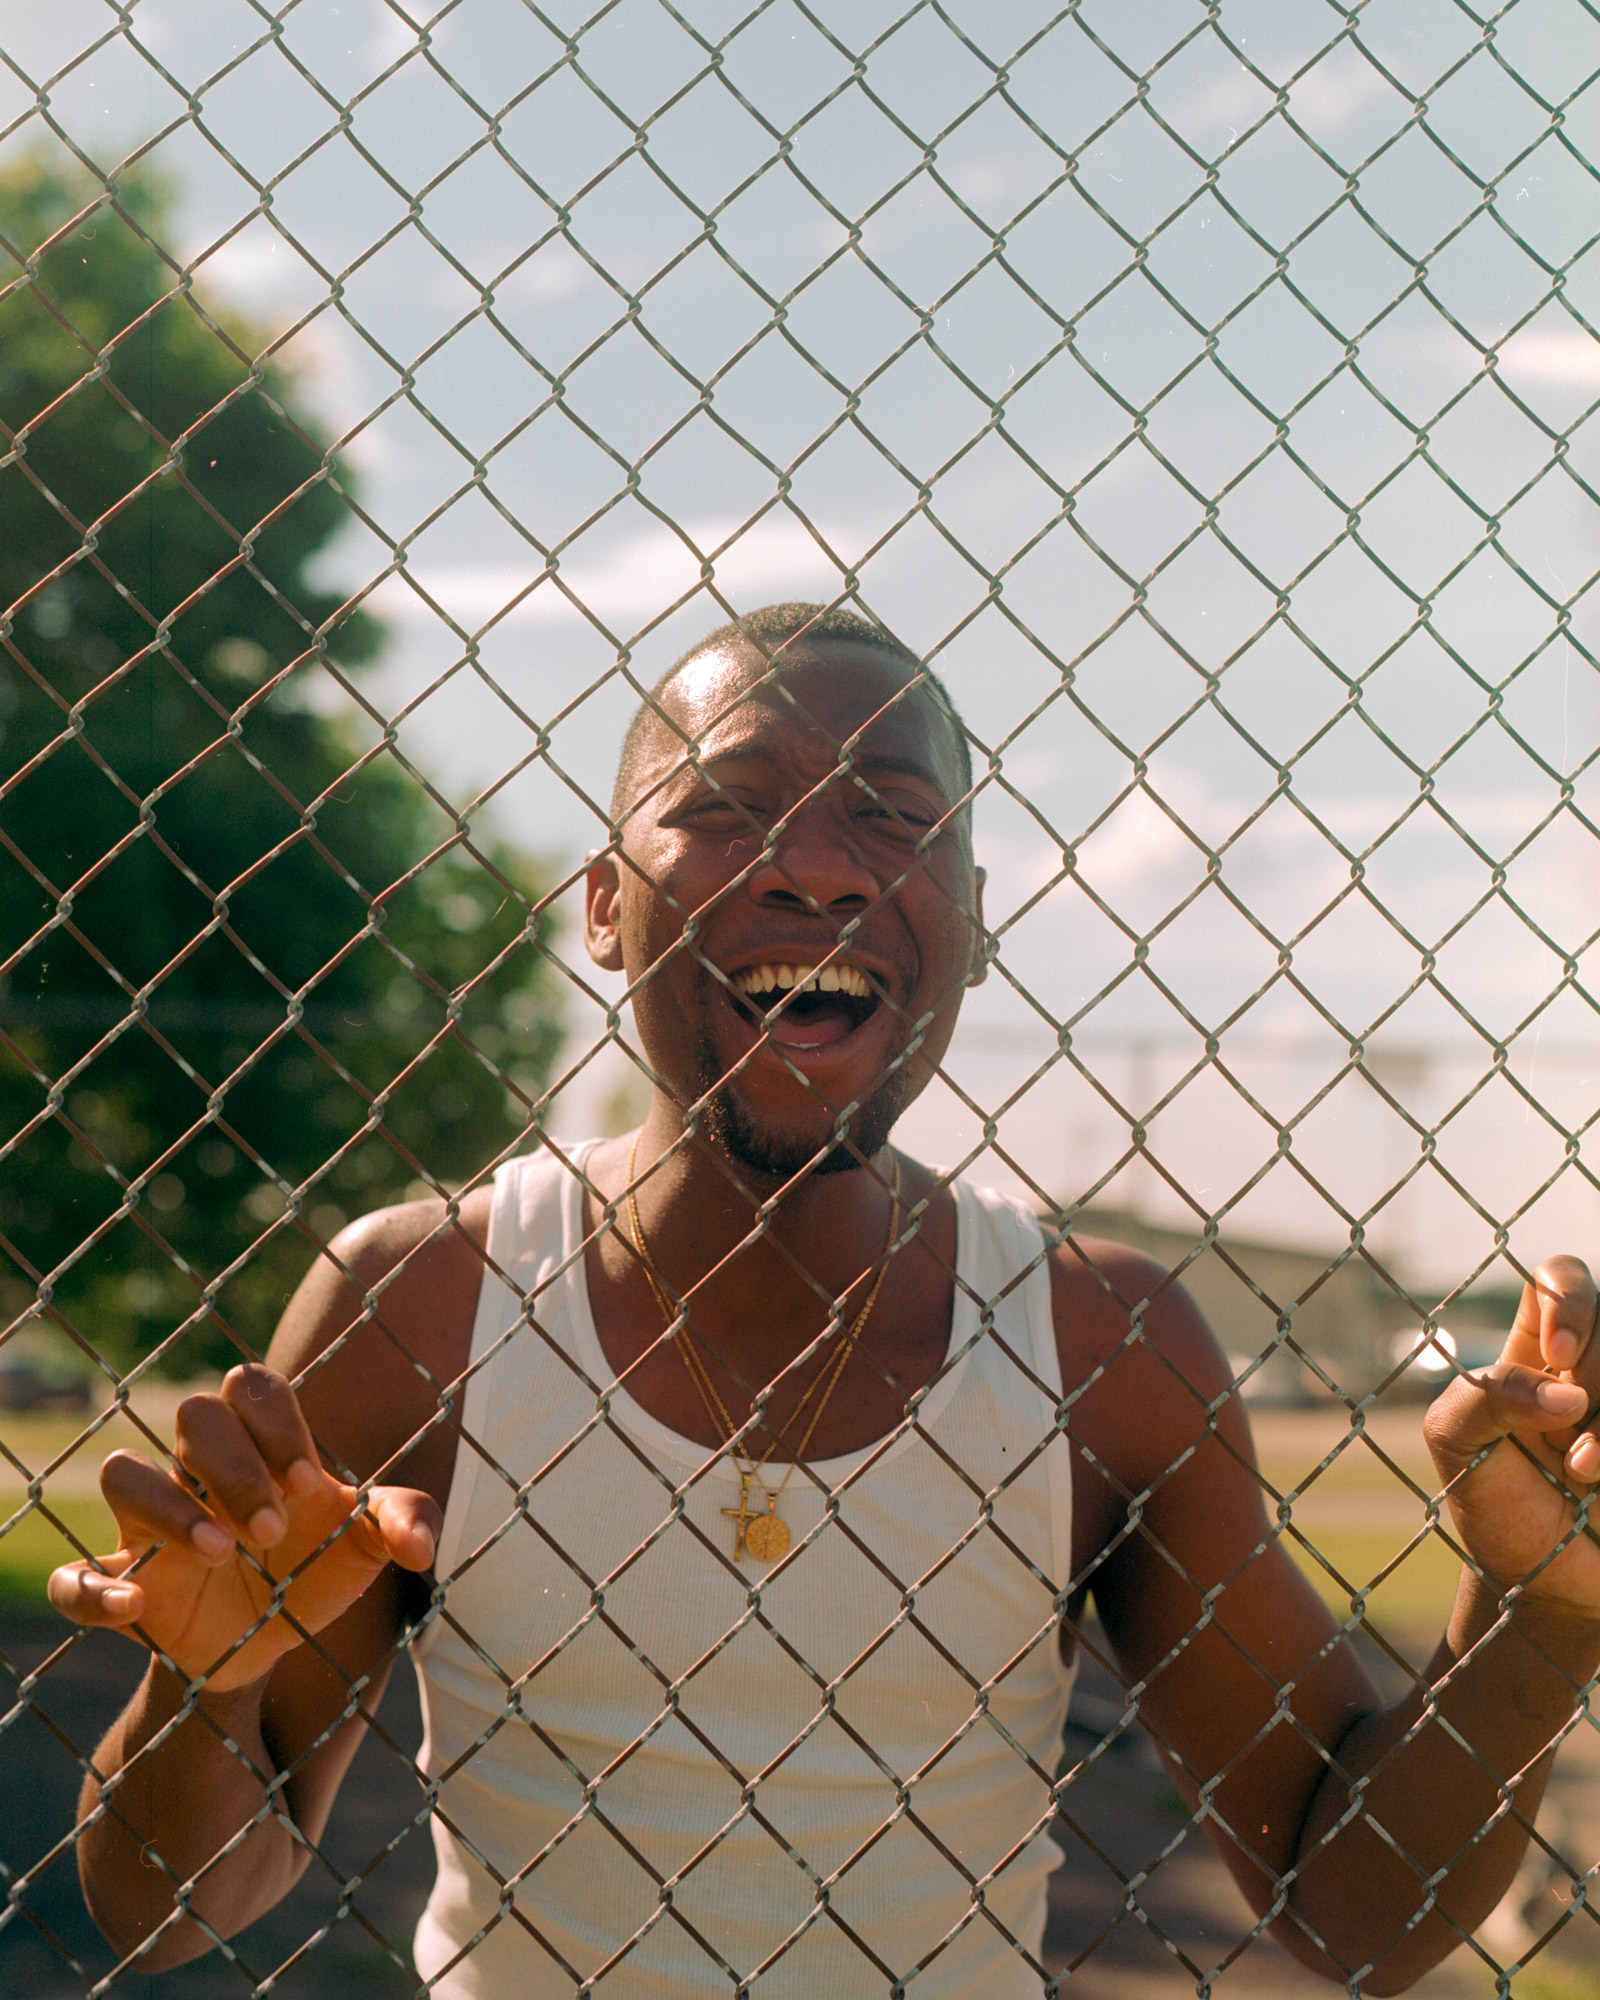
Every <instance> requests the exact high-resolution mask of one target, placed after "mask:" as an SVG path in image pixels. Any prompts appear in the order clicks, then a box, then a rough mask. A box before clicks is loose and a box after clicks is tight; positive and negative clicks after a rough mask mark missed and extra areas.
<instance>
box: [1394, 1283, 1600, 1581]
mask: <svg viewBox="0 0 1600 2000" xmlns="http://www.w3.org/2000/svg"><path fill="white" fill-rule="evenodd" d="M1597 1312H1600V1300H1597V1295H1596V1291H1595V1282H1594V1279H1593V1278H1592V1277H1591V1276H1590V1275H1589V1271H1588V1267H1587V1266H1586V1265H1585V1264H1584V1263H1582V1262H1581V1261H1580V1259H1578V1258H1576V1257H1552V1258H1551V1259H1550V1260H1549V1262H1548V1263H1545V1264H1541V1265H1540V1266H1539V1267H1538V1269H1537V1270H1536V1271H1535V1272H1534V1273H1533V1276H1532V1278H1531V1279H1530V1281H1529V1283H1528V1284H1527V1285H1525V1286H1524V1287H1523V1293H1522V1303H1521V1305H1520V1306H1519V1308H1518V1310H1517V1317H1516V1320H1515V1322H1514V1324H1513V1326H1512V1328H1511V1332H1510V1334H1509V1336H1508V1337H1507V1340H1506V1344H1505V1346H1504V1348H1503V1349H1502V1350H1501V1353H1500V1359H1499V1360H1498V1361H1496V1362H1495V1363H1494V1364H1493V1366H1492V1367H1489V1368H1484V1369H1481V1370H1475V1371H1473V1372H1471V1373H1469V1374H1463V1375H1460V1376H1458V1377H1457V1378H1456V1380H1455V1381H1454V1382H1453V1383H1452V1384H1451V1385H1450V1387H1449V1388H1448V1389H1446V1390H1445V1391H1444V1392H1443V1394H1442V1395H1440V1396H1439V1397H1438V1399H1437V1400H1436V1401H1435V1402H1434V1404H1433V1405H1432V1407H1431V1408H1430V1409H1429V1411H1428V1414H1427V1417H1426V1419H1425V1421H1424V1426H1423V1429H1424V1433H1425V1435H1426V1437H1427V1441H1428V1448H1429V1450H1430V1451H1431V1452H1432V1453H1433V1460H1434V1464H1435V1466H1436V1468H1437V1469H1438V1472H1439V1477H1440V1479H1441V1481H1442V1482H1443V1483H1444V1486H1445V1490H1446V1495H1447V1498H1448V1501H1449V1505H1450V1512H1451V1514H1452V1516H1453V1517H1454V1521H1455V1526H1456V1531H1457V1534H1458V1535H1459V1537H1460V1540H1461V1542H1462V1545H1463V1546H1464V1548H1465V1549H1466V1551H1467V1553H1468V1555H1469V1556H1470V1557H1471V1558H1472V1560H1473V1561H1474V1562H1475V1563H1476V1564H1477V1565H1478V1567H1479V1568H1480V1569H1481V1570H1482V1571H1483V1572H1484V1575H1485V1578H1486V1580H1487V1581H1488V1583H1489V1584H1490V1585H1492V1586H1498V1588H1499V1589H1500V1590H1501V1591H1504V1590H1506V1589H1508V1588H1510V1587H1511V1586H1513V1585H1517V1586H1520V1587H1521V1596H1522V1599H1523V1600H1524V1601H1537V1602H1539V1603H1542V1604H1544V1605H1546V1606H1548V1607H1549V1608H1550V1609H1552V1610H1556V1609H1565V1610H1568V1611H1574V1612H1577V1613H1579V1614H1580V1615H1581V1616H1584V1617H1587V1618H1593V1619H1600V1536H1597V1533H1596V1530H1597V1529H1600V1502H1597V1504H1596V1506H1595V1519H1594V1524H1593V1525H1592V1526H1591V1525H1588V1524H1586V1525H1585V1526H1584V1527H1583V1528H1581V1529H1579V1530H1578V1532H1577V1533H1576V1534H1574V1533H1573V1526H1574V1522H1575V1520H1576V1519H1577V1508H1578V1504H1579V1503H1581V1501H1582V1500H1584V1499H1586V1498H1588V1497H1589V1496H1590V1494H1591V1493H1592V1491H1593V1489H1594V1488H1595V1486H1596V1485H1600V1408H1597V1405H1600V1340H1596V1338H1595V1324H1596V1317H1597ZM1552 1551H1554V1553H1552Z"/></svg>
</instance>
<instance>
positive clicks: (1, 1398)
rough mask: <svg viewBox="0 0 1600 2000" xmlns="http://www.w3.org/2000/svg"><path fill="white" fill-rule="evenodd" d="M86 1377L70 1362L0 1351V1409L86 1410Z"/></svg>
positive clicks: (89, 1392)
mask: <svg viewBox="0 0 1600 2000" xmlns="http://www.w3.org/2000/svg"><path fill="white" fill-rule="evenodd" d="M91 1393H92V1392H91V1389H90V1385H89V1378H88V1376H87V1375H85V1374H83V1373H81V1372H80V1371H79V1370H77V1369H75V1368H73V1367H72V1365H71V1364H70V1362H66V1361H58V1360H56V1359H55V1358H54V1357H53V1356H41V1355H39V1354H35V1353H19V1354H9V1353H7V1352H6V1351H5V1350H4V1349H3V1348H0V1410H28V1411H35V1410H69V1411H71V1410H86V1409H88V1407H89V1403H90V1398H91Z"/></svg>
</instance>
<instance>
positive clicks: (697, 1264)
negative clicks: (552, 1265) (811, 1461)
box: [606, 1113, 895, 1365]
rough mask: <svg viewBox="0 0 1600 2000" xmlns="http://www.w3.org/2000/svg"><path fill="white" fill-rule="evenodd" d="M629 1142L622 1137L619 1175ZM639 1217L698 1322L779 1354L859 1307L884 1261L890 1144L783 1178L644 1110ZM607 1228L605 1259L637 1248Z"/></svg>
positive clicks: (736, 1346) (768, 1355)
mask: <svg viewBox="0 0 1600 2000" xmlns="http://www.w3.org/2000/svg"><path fill="white" fill-rule="evenodd" d="M632 1145H633V1142H631V1141H630V1142H628V1144H627V1145H626V1146H624V1147H623V1148H621V1149H620V1150H621V1159H620V1162H618V1163H617V1164H620V1167H621V1172H620V1173H613V1174H612V1175H611V1176H609V1178H610V1179H612V1180H614V1181H616V1182H618V1183H625V1182H626V1179H627V1158H628V1152H629V1150H630V1149H631V1147H632ZM636 1159H637V1166H636V1168H635V1183H636V1186H637V1197H636V1198H637V1203H638V1217H639V1224H640V1228H641V1231H642V1233H643V1237H644V1247H645V1249H646V1251H647V1252H648V1255H649V1258H650V1262H651V1263H652V1264H653V1265H654V1267H655V1269H656V1271H657V1273H658V1274H659V1276H660V1278H661V1280H662V1282H663V1284H664V1286H665V1288H666V1291H667V1293H668V1295H669V1296H670V1297H674V1298H681V1299H683V1300H684V1302H685V1303H686V1304H687V1306H688V1308H689V1312H690V1315H691V1319H692V1323H693V1325H694V1326H695V1327H696V1329H697V1330H699V1331H701V1332H703V1333H704V1334H705V1335H706V1336H707V1337H708V1338H710V1339H712V1340H714V1341H716V1342H717V1343H718V1344H719V1345H720V1344H722V1343H723V1342H727V1343H729V1345H730V1347H731V1349H732V1350H734V1351H743V1352H745V1353H747V1354H748V1355H749V1357H750V1359H751V1360H752V1361H753V1362H754V1361H758V1360H763V1359H768V1360H771V1361H773V1362H776V1363H778V1364H780V1365H781V1363H782V1362H783V1361H785V1360H787V1359H788V1358H789V1357H790V1356H791V1355H793V1354H795V1353H798V1352H799V1351H800V1349H801V1348H803V1347H805V1346H806V1345H808V1344H809V1343H810V1342H811V1341H813V1340H815V1339H816V1337H817V1335H818V1334H819V1333H821V1332H822V1331H823V1329H824V1328H825V1326H826V1325H827V1323H828V1320H829V1318H830V1315H832V1314H834V1313H835V1312H836V1311H838V1310H840V1309H841V1302H842V1317H843V1322H844V1323H845V1324H848V1322H849V1318H850V1316H851V1315H852V1314H853V1313H854V1312H855V1311H857V1310H859V1308H860V1306H861V1304H862V1302H863V1300H864V1298H865V1295H866V1288H867V1286H868V1285H869V1284H870V1282H871V1279H872V1276H873V1274H874V1273H875V1271H876V1270H877V1269H878V1267H879V1266H880V1265H881V1262H882V1258H883V1253H884V1247H885V1240H886V1233H887V1230H888V1225H889V1221H890V1216H891V1213H892V1207H893V1197H892V1195H891V1193H890V1191H889V1190H890V1187H891V1184H892V1182H893V1179H894V1172H895V1168H894V1158H893V1154H892V1152H891V1151H890V1149H888V1148H887V1147H886V1148H885V1149H884V1150H883V1151H882V1152H881V1153H879V1154H878V1155H877V1157H876V1158H875V1159H874V1160H872V1161H871V1162H870V1163H869V1164H868V1165H866V1166H853V1167H852V1168H851V1169H850V1170H849V1171H847V1172H843V1173H832V1174H818V1173H816V1172H815V1171H811V1172H806V1173H803V1174H800V1175H798V1176H796V1177H795V1178H793V1179H792V1180H789V1181H780V1180H777V1179H775V1178H774V1177H772V1176H770V1175H763V1174H760V1173H756V1172H753V1171H751V1170H750V1169H749V1168H746V1167H743V1166H739V1165H736V1164H734V1163H733V1162H731V1161H729V1160H727V1159H726V1158H724V1157H723V1156H722V1155H721V1154H719V1153H717V1152H716V1151H714V1150H713V1149H712V1147H711V1146H710V1145H709V1144H708V1143H707V1142H705V1141H704V1140H702V1139H700V1138H698V1137H695V1136H688V1135H686V1134H685V1133H684V1129H683V1126H682V1123H681V1121H679V1120H678V1119H677V1118H676V1116H675V1115H668V1116H665V1117H662V1116H658V1115H656V1114H654V1113H653V1114H652V1116H651V1118H650V1119H649V1120H647V1122H646V1124H645V1126H644V1128H643V1130H642V1131H641V1132H640V1134H639V1135H638V1140H637V1153H636ZM619 1226H620V1227H621V1233H622V1236H623V1239H624V1240H623V1241H622V1242H621V1243H618V1242H617V1241H616V1240H615V1237H613V1242H612V1245H611V1252H612V1254H610V1255H608V1256H607V1259H606V1261H607V1263H608V1264H610V1265H613V1267H614V1265H615V1259H616V1257H617V1256H619V1255H620V1258H621V1259H622V1260H625V1261H626V1262H627V1263H628V1264H634V1263H635V1261H636V1260H635V1259H634V1257H633V1253H632V1251H631V1249H630V1248H629V1247H628V1245H627V1241H626V1238H627V1229H626V1217H625V1216H624V1217H623V1218H621V1221H620V1225H619Z"/></svg>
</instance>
